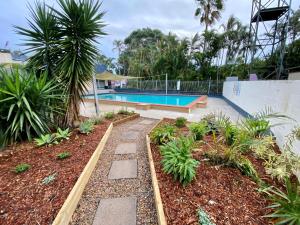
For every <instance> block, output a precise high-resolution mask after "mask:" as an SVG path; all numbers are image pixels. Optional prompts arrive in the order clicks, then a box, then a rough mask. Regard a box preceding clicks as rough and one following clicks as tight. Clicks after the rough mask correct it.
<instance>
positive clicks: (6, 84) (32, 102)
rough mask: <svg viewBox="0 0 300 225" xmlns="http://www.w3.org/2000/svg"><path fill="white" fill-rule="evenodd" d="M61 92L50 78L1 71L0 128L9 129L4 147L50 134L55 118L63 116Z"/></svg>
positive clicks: (24, 72) (4, 140)
mask: <svg viewBox="0 0 300 225" xmlns="http://www.w3.org/2000/svg"><path fill="white" fill-rule="evenodd" d="M59 89H60V87H59V85H58V84H56V83H55V82H54V81H47V75H46V74H40V76H39V77H37V75H36V74H35V73H34V72H30V73H27V72H26V71H23V70H19V69H11V70H10V71H7V70H0V104H1V107H0V126H1V128H2V127H3V128H5V131H4V129H3V130H2V132H4V134H3V137H2V138H1V139H2V143H0V146H1V145H2V146H4V145H6V144H8V143H12V142H14V141H17V140H22V139H24V138H27V139H28V140H31V139H32V136H36V135H41V134H44V133H46V132H48V131H49V126H51V125H52V123H53V119H54V114H56V113H60V112H61V110H60V108H58V107H57V102H60V101H61V100H62V98H63V96H62V95H61V94H57V93H58V90H59ZM0 130H1V129H0Z"/></svg>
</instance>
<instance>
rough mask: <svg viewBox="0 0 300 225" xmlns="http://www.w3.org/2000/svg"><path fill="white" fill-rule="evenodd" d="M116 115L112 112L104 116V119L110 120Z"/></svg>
mask: <svg viewBox="0 0 300 225" xmlns="http://www.w3.org/2000/svg"><path fill="white" fill-rule="evenodd" d="M115 116H116V114H115V113H114V112H107V113H105V114H104V118H105V119H107V120H111V119H113V118H115Z"/></svg>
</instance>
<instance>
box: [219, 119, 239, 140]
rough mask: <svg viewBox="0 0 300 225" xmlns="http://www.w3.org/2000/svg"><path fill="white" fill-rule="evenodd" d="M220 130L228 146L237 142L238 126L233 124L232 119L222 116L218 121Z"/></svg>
mask: <svg viewBox="0 0 300 225" xmlns="http://www.w3.org/2000/svg"><path fill="white" fill-rule="evenodd" d="M216 124H217V127H218V130H219V131H220V132H221V134H222V135H223V137H224V138H225V142H226V144H227V145H233V143H234V142H235V140H236V136H237V134H238V133H239V130H238V128H237V126H235V125H234V124H232V123H231V121H230V118H229V117H226V116H224V115H220V116H219V117H218V120H217V121H216Z"/></svg>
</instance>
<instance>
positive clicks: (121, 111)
mask: <svg viewBox="0 0 300 225" xmlns="http://www.w3.org/2000/svg"><path fill="white" fill-rule="evenodd" d="M118 114H120V115H132V114H134V111H128V110H127V109H120V110H119V111H118Z"/></svg>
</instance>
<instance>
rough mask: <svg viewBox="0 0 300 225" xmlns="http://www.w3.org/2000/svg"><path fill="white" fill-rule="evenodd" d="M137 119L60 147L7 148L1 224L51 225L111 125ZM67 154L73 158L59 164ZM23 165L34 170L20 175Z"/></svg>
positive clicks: (0, 186) (0, 171)
mask: <svg viewBox="0 0 300 225" xmlns="http://www.w3.org/2000/svg"><path fill="white" fill-rule="evenodd" d="M136 116H138V115H136V114H134V115H119V114H118V115H116V116H115V117H114V118H112V119H111V120H108V119H105V120H103V121H102V123H100V124H99V125H95V126H94V130H93V131H92V132H91V133H90V134H88V135H86V134H81V133H79V131H78V130H77V129H75V130H73V131H72V135H71V136H70V139H69V140H64V141H62V143H60V144H58V145H52V146H49V147H36V146H35V144H34V143H33V142H23V143H20V144H17V145H14V146H9V147H7V148H6V149H5V150H4V152H2V153H1V157H0V177H1V182H0V224H51V223H52V222H53V221H54V219H55V217H56V215H57V213H58V212H59V210H60V209H61V207H62V205H63V204H64V202H65V200H66V199H67V197H68V195H69V193H70V192H71V190H72V191H73V192H74V191H75V192H76V190H74V189H73V187H74V184H75V183H76V182H77V181H78V178H79V177H80V175H81V173H82V171H84V169H85V167H86V165H87V163H88V162H89V163H90V160H91V156H92V155H93V153H94V152H95V149H96V148H97V146H98V144H99V142H100V140H101V139H102V137H103V136H104V135H105V133H106V131H107V129H108V127H109V125H110V124H111V123H112V122H116V123H118V121H119V120H122V119H124V118H128V117H134V118H135V117H136ZM106 136H107V135H106ZM104 144H105V143H102V145H104ZM65 151H68V152H69V153H71V157H69V158H66V159H63V160H58V159H57V154H59V153H61V152H65ZM100 153H101V151H100ZM20 163H27V164H30V166H31V167H30V169H29V170H28V171H25V172H23V173H20V174H16V173H15V172H13V171H12V170H13V169H14V168H15V166H16V165H18V164H20ZM53 174H56V176H55V179H54V180H53V181H52V182H50V183H49V184H43V183H42V181H43V179H44V178H45V177H47V176H49V175H53ZM81 188H82V187H81ZM65 216H66V215H63V217H65Z"/></svg>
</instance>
